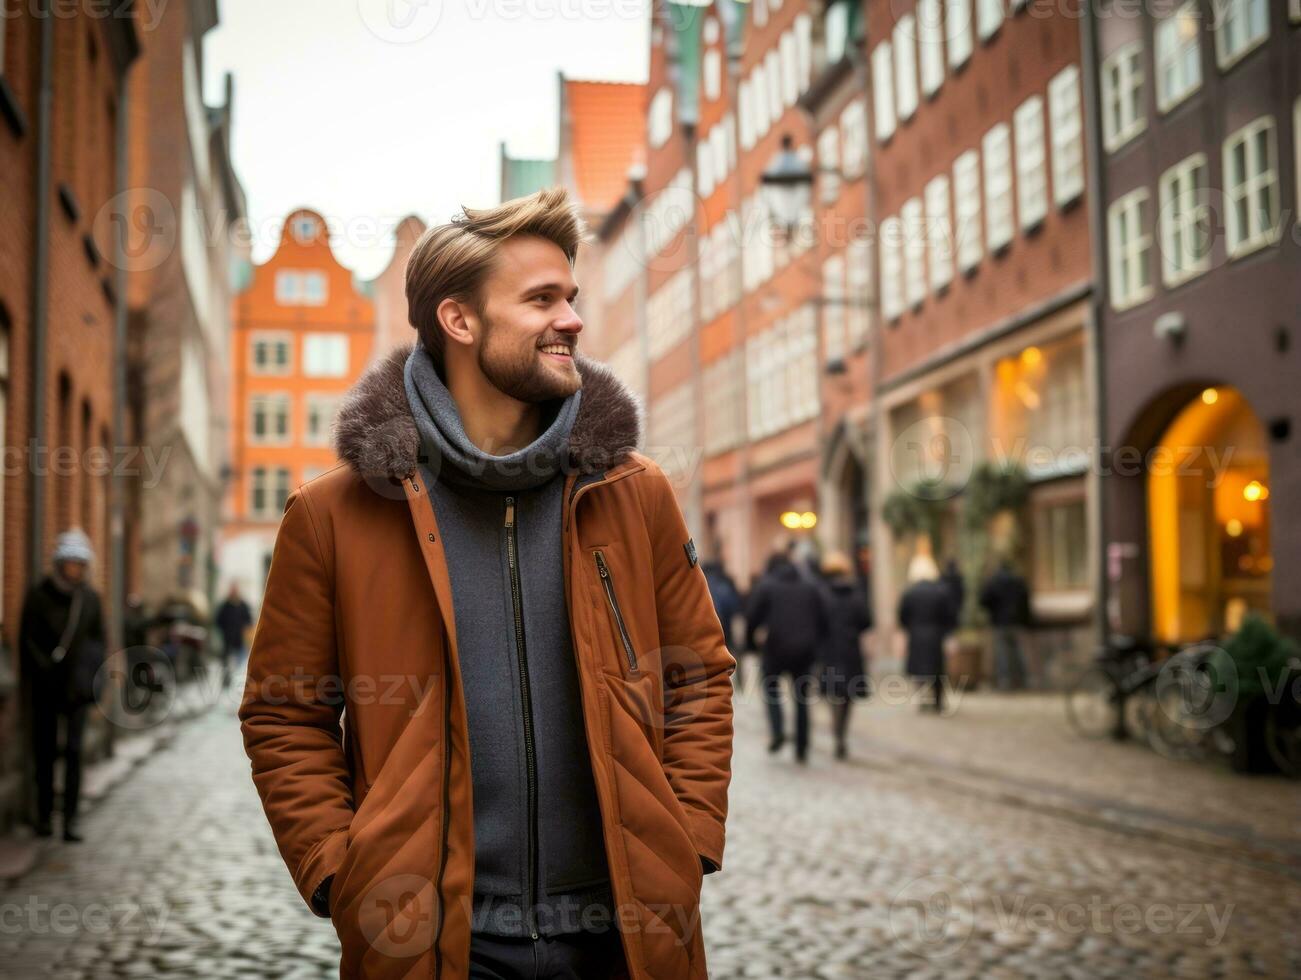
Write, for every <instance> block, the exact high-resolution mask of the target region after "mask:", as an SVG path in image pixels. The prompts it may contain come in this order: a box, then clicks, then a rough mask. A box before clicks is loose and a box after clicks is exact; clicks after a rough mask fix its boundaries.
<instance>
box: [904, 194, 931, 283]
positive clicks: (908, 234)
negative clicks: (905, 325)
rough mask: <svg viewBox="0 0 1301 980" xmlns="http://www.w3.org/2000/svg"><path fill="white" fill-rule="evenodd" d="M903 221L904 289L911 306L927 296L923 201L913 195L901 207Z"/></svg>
mask: <svg viewBox="0 0 1301 980" xmlns="http://www.w3.org/2000/svg"><path fill="white" fill-rule="evenodd" d="M899 217H900V219H901V220H902V222H903V235H904V239H903V291H904V300H905V302H907V304H908V305H909V306H911V307H918V306H921V304H922V300H924V299H925V298H926V224H925V221H926V219H925V216H924V215H923V213H922V201H921V198H919V197H911V198H909V199H908V200H906V201H904V203H903V207H902V208H900V209H899Z"/></svg>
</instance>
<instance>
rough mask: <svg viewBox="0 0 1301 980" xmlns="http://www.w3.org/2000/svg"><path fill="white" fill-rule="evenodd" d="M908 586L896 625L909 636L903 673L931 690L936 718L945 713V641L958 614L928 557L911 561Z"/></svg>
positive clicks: (916, 556)
mask: <svg viewBox="0 0 1301 980" xmlns="http://www.w3.org/2000/svg"><path fill="white" fill-rule="evenodd" d="M908 582H909V585H908V588H907V589H906V590H905V591H904V594H903V596H902V597H901V598H900V600H899V625H900V626H901V627H903V629H904V630H905V631H907V633H908V659H907V662H906V665H905V669H906V670H907V672H908V673H909V674H911V675H912V676H913V677H915V678H917V679H918V680H919V681H921V683H922V686H923V687H924V688H929V689H930V691H931V707H933V708H934V709H935V713H936V714H939V713H941V712H942V711H943V710H944V675H945V669H944V640H945V637H947V636H948V635H949V633H951V632H952V631H953V630H954V628H955V627H956V626H957V625H958V611H957V609H956V608H954V605H953V594H952V593H951V592H950V591H949V588H948V586H946V585H945V584H944V583H943V582H941V581H940V570H939V569H938V568H937V567H936V565H935V559H933V558H932V557H931V556H930V555H915V556H914V557H913V560H912V562H911V563H910V564H909V565H908ZM924 707H925V705H923V708H924Z"/></svg>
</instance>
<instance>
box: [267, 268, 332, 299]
mask: <svg viewBox="0 0 1301 980" xmlns="http://www.w3.org/2000/svg"><path fill="white" fill-rule="evenodd" d="M329 298H330V282H329V280H328V279H327V278H326V277H325V273H324V272H321V271H319V270H315V269H281V270H280V271H279V272H277V273H276V303H278V304H279V305H280V306H324V305H325V304H326V302H328V300H329Z"/></svg>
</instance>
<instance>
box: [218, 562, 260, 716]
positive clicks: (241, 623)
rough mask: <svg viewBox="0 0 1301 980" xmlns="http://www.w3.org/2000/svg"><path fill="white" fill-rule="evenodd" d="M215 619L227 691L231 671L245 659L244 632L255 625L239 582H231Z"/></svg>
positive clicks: (222, 677) (223, 687) (223, 683)
mask: <svg viewBox="0 0 1301 980" xmlns="http://www.w3.org/2000/svg"><path fill="white" fill-rule="evenodd" d="M214 621H215V623H216V626H217V629H218V630H219V631H220V632H221V689H222V690H223V691H225V690H227V689H229V688H230V675H231V673H232V672H233V671H234V670H235V668H237V667H238V666H239V665H240V663H242V662H243V660H244V651H245V646H244V634H245V632H246V631H247V630H248V628H249V627H250V626H252V625H253V613H252V612H251V611H250V610H249V608H248V603H247V602H245V601H244V599H243V597H242V596H240V594H239V583H238V582H231V583H230V591H229V592H227V593H226V598H225V599H223V600H222V601H221V605H220V606H218V607H217V615H216V616H215V617H214Z"/></svg>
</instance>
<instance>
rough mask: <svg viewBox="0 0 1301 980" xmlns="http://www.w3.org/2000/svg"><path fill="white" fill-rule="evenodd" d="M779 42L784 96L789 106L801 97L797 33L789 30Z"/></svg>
mask: <svg viewBox="0 0 1301 980" xmlns="http://www.w3.org/2000/svg"><path fill="white" fill-rule="evenodd" d="M779 43H780V44H781V47H780V51H781V66H782V98H783V100H784V101H785V103H786V104H787V105H788V106H792V105H794V104H795V100H796V99H798V98H799V97H800V69H799V55H798V54H797V53H796V50H795V34H794V33H793V32H791V31H787V32H786V33H785V34H783V35H782V37H781V41H780V42H779Z"/></svg>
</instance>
